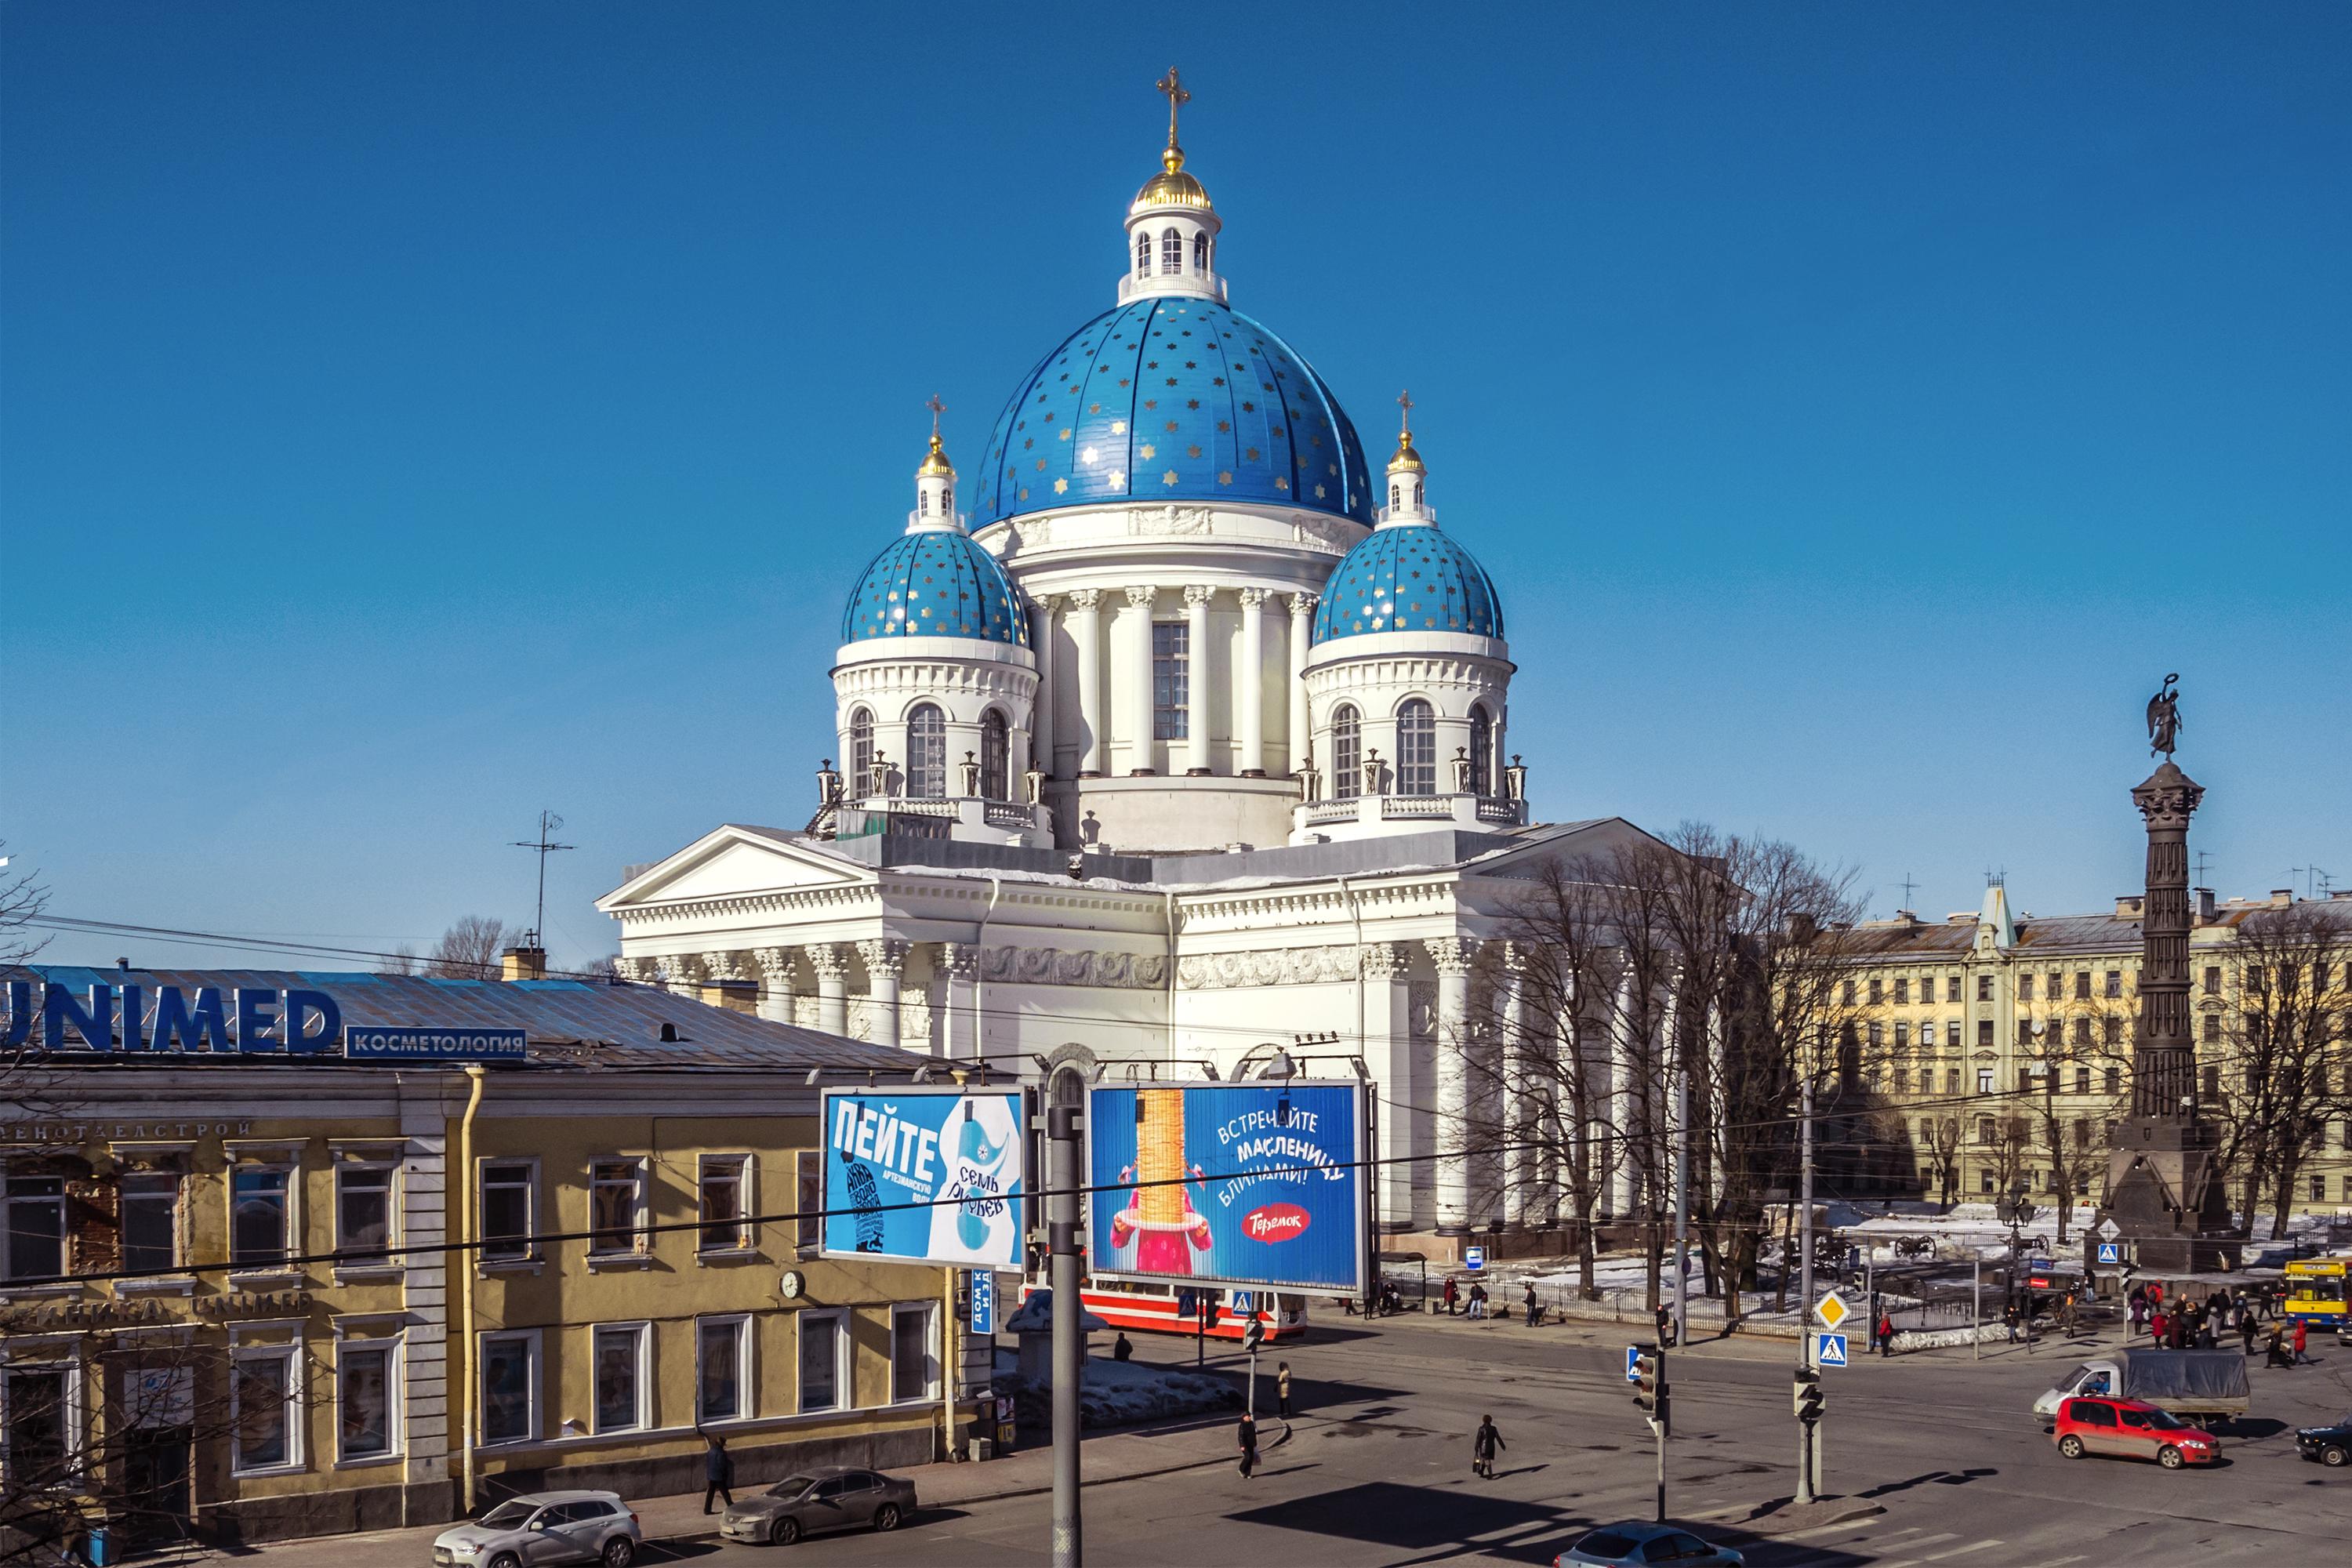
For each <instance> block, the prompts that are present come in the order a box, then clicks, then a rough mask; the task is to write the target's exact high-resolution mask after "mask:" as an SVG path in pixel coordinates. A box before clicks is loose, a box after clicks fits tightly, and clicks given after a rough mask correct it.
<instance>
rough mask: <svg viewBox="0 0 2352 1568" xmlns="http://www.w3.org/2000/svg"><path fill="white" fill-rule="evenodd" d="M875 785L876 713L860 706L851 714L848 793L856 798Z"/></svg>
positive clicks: (853, 798) (850, 796)
mask: <svg viewBox="0 0 2352 1568" xmlns="http://www.w3.org/2000/svg"><path fill="white" fill-rule="evenodd" d="M873 787H874V715H873V714H872V713H870V712H868V711H866V710H865V709H863V708H860V709H857V710H856V711H854V712H852V713H851V714H850V715H849V779H848V785H847V793H848V795H849V798H850V799H852V800H856V799H857V798H859V797H860V796H861V795H865V794H866V791H868V790H870V789H872V788H873Z"/></svg>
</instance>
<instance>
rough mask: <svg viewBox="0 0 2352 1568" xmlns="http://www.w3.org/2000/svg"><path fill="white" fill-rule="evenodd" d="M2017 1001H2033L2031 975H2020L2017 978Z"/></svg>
mask: <svg viewBox="0 0 2352 1568" xmlns="http://www.w3.org/2000/svg"><path fill="white" fill-rule="evenodd" d="M2017 999H2018V1000H2019V1001H2021V1002H2031V1001H2032V1000H2033V976H2032V975H2031V974H2020V975H2019V976H2018V977H2017Z"/></svg>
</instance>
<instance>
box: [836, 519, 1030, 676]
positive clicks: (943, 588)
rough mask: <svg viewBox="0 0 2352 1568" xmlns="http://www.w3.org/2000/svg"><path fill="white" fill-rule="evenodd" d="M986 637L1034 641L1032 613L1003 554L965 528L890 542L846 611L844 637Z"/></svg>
mask: <svg viewBox="0 0 2352 1568" xmlns="http://www.w3.org/2000/svg"><path fill="white" fill-rule="evenodd" d="M872 637H979V638H982V639H983V640H985V641H988V642H999V643H1005V644H1008V645H1010V646H1011V647H1028V646H1029V617H1028V616H1026V615H1024V614H1023V613H1022V608H1021V600H1020V597H1019V595H1016V594H1015V593H1014V592H1013V584H1011V583H1009V582H1007V581H1006V580H1005V576H1004V568H1003V567H1002V566H999V565H998V564H997V563H996V557H994V556H993V555H991V554H990V553H989V552H987V551H985V550H983V549H982V548H981V547H980V545H979V544H978V543H976V542H974V541H973V540H972V538H971V535H970V534H968V533H965V532H963V531H961V530H960V529H953V528H920V529H916V530H914V531H912V532H909V533H906V534H902V535H901V536H899V537H898V538H897V539H894V540H892V541H891V542H889V544H888V545H887V546H886V547H884V549H883V551H882V553H881V554H879V555H877V556H876V557H875V558H874V563H873V564H872V565H870V566H868V567H866V574H865V575H864V576H862V577H860V578H858V580H857V587H856V591H855V592H853V593H852V594H851V595H849V607H848V608H847V609H845V610H844V611H843V612H842V616H841V640H842V641H843V642H845V643H853V642H864V641H866V640H867V639H868V638H872Z"/></svg>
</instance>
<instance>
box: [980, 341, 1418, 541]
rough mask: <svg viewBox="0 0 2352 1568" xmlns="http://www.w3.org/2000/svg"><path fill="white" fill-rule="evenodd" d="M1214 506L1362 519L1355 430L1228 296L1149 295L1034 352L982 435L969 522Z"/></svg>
mask: <svg viewBox="0 0 2352 1568" xmlns="http://www.w3.org/2000/svg"><path fill="white" fill-rule="evenodd" d="M1221 500H1225V501H1231V500H1241V501H1254V502H1257V503H1260V504H1270V505H1275V506H1291V507H1298V508H1301V509H1303V510H1308V511H1320V512H1329V513H1332V514H1335V515H1337V516H1340V517H1347V518H1353V519H1354V520H1355V521H1358V522H1361V523H1370V521H1371V517H1372V488H1371V482H1370V473H1369V470H1368V468H1367V465H1366V463H1365V461H1364V451H1363V447H1362V444H1361V443H1360V442H1359V441H1358V439H1357V438H1356V427H1355V426H1353V425H1352V424H1350V423H1349V419H1348V416H1347V414H1346V412H1345V411H1344V410H1342V409H1341V408H1340V406H1339V399H1338V398H1336V397H1334V396H1333V395H1332V394H1331V389H1330V387H1328V385H1326V384H1324V381H1323V378H1322V377H1321V376H1319V375H1318V374H1315V370H1314V367H1313V366H1311V365H1309V364H1308V363H1307V362H1306V361H1305V360H1304V359H1302V358H1300V357H1299V355H1298V353H1297V351H1296V350H1295V349H1293V348H1292V347H1291V346H1290V345H1289V344H1288V343H1286V342H1283V341H1282V340H1281V339H1280V338H1278V337H1276V335H1275V334H1274V333H1273V332H1271V331H1267V330H1266V329H1265V327H1263V326H1260V325H1259V324H1258V323H1257V322H1255V321H1252V320H1251V319H1250V318H1249V317H1247V316H1244V315H1243V314H1242V313H1241V312H1240V311H1238V310H1234V309H1232V308H1231V307H1230V306H1227V305H1224V304H1223V303H1220V302H1219V301H1217V300H1210V299H1204V298H1202V297H1201V296H1200V295H1198V294H1160V295H1156V296H1145V297H1141V298H1137V299H1131V300H1127V301H1126V302H1124V303H1122V304H1120V305H1118V307H1116V308H1115V309H1113V310H1106V311H1105V312H1103V314H1101V315H1099V316H1097V317H1096V318H1095V319H1094V320H1093V321H1088V322H1087V324H1086V325H1085V326H1083V327H1080V328H1079V329H1078V330H1077V331H1075V332H1073V333H1071V334H1070V336H1069V337H1068V338H1067V339H1066V341H1064V342H1062V343H1061V344H1060V345H1059V346H1058V347H1056V348H1055V350H1054V351H1053V352H1052V353H1048V354H1047V355H1046V356H1045V358H1044V359H1043V360H1041V361H1039V362H1038V364H1037V368H1036V369H1035V370H1034V371H1032V372H1030V374H1029V375H1028V377H1027V378H1026V379H1025V380H1024V381H1023V382H1022V384H1021V386H1020V388H1019V390H1017V391H1015V392H1014V393H1013V400H1012V401H1011V402H1010V403H1008V404H1006V405H1005V408H1004V413H1003V416H1002V417H1001V418H999V419H998V420H997V422H996V431H995V434H994V435H992V436H991V437H989V442H988V456H987V459H986V461H985V462H984V463H983V464H982V468H981V476H980V482H979V485H978V487H977V493H976V494H975V495H974V497H973V498H972V501H971V525H972V527H974V528H976V529H977V528H984V527H986V526H987V525H988V524H990V523H992V522H1001V521H1003V520H1005V519H1006V518H1010V517H1019V516H1021V515H1023V514H1024V513H1028V512H1035V511H1045V510H1049V509H1051V508H1054V507H1065V506H1084V505H1089V504H1097V503H1103V502H1118V501H1137V502H1146V503H1148V502H1151V501H1212V502H1213V501H1221Z"/></svg>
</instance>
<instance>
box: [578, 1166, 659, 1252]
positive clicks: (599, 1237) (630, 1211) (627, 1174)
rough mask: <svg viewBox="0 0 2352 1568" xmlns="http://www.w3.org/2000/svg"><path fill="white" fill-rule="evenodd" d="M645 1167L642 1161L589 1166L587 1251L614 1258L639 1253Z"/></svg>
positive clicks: (643, 1215)
mask: <svg viewBox="0 0 2352 1568" xmlns="http://www.w3.org/2000/svg"><path fill="white" fill-rule="evenodd" d="M645 1198H646V1164H645V1162H644V1161H643V1160H625V1159H610V1160H591V1161H590V1162H589V1163H588V1250H589V1252H590V1253H591V1254H604V1255H607V1256H609V1255H611V1254H614V1253H627V1252H635V1251H636V1250H638V1244H639V1242H640V1241H641V1240H642V1239H643V1237H642V1236H641V1235H640V1233H639V1227H640V1226H643V1225H644V1224H645Z"/></svg>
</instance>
